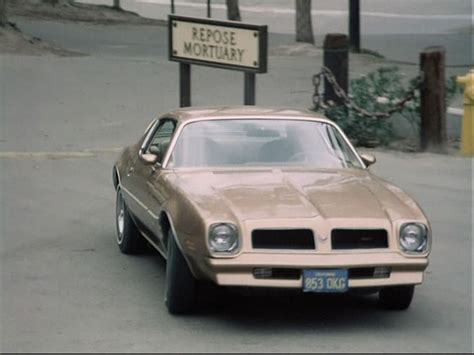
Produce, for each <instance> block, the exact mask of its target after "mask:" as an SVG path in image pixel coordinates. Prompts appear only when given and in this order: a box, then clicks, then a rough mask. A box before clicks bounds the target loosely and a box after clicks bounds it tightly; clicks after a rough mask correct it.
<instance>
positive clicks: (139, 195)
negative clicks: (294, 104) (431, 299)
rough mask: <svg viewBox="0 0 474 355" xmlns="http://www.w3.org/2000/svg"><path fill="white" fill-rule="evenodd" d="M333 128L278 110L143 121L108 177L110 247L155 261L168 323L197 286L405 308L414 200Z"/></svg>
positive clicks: (419, 219)
mask: <svg viewBox="0 0 474 355" xmlns="http://www.w3.org/2000/svg"><path fill="white" fill-rule="evenodd" d="M374 162H375V157H373V156H371V155H359V154H358V152H357V151H356V150H355V149H354V147H353V146H352V145H351V143H350V142H349V140H348V139H347V137H346V136H345V134H344V133H343V132H342V130H341V129H340V128H339V127H338V126H337V125H336V124H335V123H333V122H332V121H330V120H328V119H325V118H323V117H320V116H317V115H315V114H314V113H311V112H307V111H300V110H294V109H284V108H265V107H249V106H243V107H205V108H188V109H179V110H176V111H173V112H169V113H167V114H164V115H163V116H161V117H160V118H158V119H155V120H153V121H152V122H151V123H150V125H149V126H148V128H147V129H146V131H145V133H144V134H143V136H142V137H141V138H140V140H139V141H138V143H136V144H134V145H132V146H129V147H127V148H125V149H124V151H123V152H122V153H121V155H120V157H119V159H118V160H117V162H116V164H115V165H114V168H113V182H114V186H115V189H116V229H117V243H118V246H119V248H120V250H121V251H122V252H123V253H125V254H132V253H138V252H140V251H141V250H142V249H143V247H144V246H146V244H148V245H151V246H153V247H154V248H156V250H157V251H158V252H159V253H161V254H162V256H163V257H164V258H165V259H166V261H167V263H166V290H165V295H166V296H165V303H166V306H167V308H168V310H169V312H170V313H173V314H176V313H184V312H188V311H191V310H192V308H193V307H194V306H195V298H196V292H197V287H196V286H197V283H198V282H201V280H207V281H210V282H213V283H215V284H217V285H221V286H245V287H277V288H294V289H299V290H300V291H301V292H327V293H335V292H347V291H350V290H359V291H362V292H363V291H364V290H366V291H372V292H378V293H379V300H380V302H381V304H383V305H384V306H386V307H387V308H390V309H399V310H402V309H406V308H408V307H409V305H410V303H411V301H412V298H413V293H414V287H415V285H418V284H421V283H422V281H423V274H424V271H425V269H426V267H427V266H428V256H429V253H430V249H431V228H430V225H429V222H428V221H427V219H426V217H425V215H424V214H423V212H422V210H421V208H420V207H419V206H418V205H417V203H416V202H415V201H414V200H413V199H412V198H410V197H409V196H408V195H407V194H406V193H404V192H403V191H402V190H401V189H400V188H398V187H396V186H394V185H392V184H390V183H388V182H386V181H384V180H382V179H380V178H378V177H376V176H374V175H373V174H372V173H371V172H370V171H369V170H368V166H369V165H371V164H373V163H374Z"/></svg>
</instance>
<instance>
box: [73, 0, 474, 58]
mask: <svg viewBox="0 0 474 355" xmlns="http://www.w3.org/2000/svg"><path fill="white" fill-rule="evenodd" d="M82 1H83V2H87V3H95V4H108V5H111V4H112V3H113V2H112V0H82ZM347 3H348V1H347V0H317V1H313V3H312V10H313V11H312V15H313V16H312V21H313V30H314V33H315V36H316V44H317V45H320V46H322V44H323V40H324V36H325V35H326V33H331V32H338V33H347V31H348V13H347V11H348V5H347ZM211 4H212V5H211V6H212V7H211V8H212V17H213V18H216V19H226V16H227V15H226V7H225V3H224V1H221V0H212V1H211ZM121 6H122V7H123V8H124V9H126V10H130V11H134V12H137V13H139V14H140V15H142V16H145V17H150V18H157V19H166V18H167V15H168V13H169V11H170V0H121ZM175 7H176V14H178V15H183V16H192V17H205V16H206V1H202V0H175ZM240 9H241V14H242V19H243V21H245V22H248V23H256V24H265V25H268V27H269V31H270V32H271V33H278V34H280V35H283V36H280V39H281V40H282V39H283V38H285V39H284V41H294V34H295V9H294V1H285V0H241V1H240ZM473 25H474V23H473V2H472V0H450V1H443V0H400V1H391V0H362V1H361V33H362V35H361V36H362V37H361V41H362V44H361V45H362V47H363V48H366V49H370V50H374V51H378V52H379V53H381V54H382V55H384V56H385V57H386V58H388V59H391V60H397V61H404V62H412V63H415V64H417V63H418V57H419V53H420V52H421V51H422V50H423V49H424V48H426V47H429V46H434V45H441V46H444V47H445V48H446V50H447V62H448V64H450V65H456V66H459V65H464V66H469V65H472V64H473V58H474V45H473V38H472V26H473Z"/></svg>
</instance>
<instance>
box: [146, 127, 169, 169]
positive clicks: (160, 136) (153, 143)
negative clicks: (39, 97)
mask: <svg viewBox="0 0 474 355" xmlns="http://www.w3.org/2000/svg"><path fill="white" fill-rule="evenodd" d="M175 127H176V123H175V122H174V121H173V120H169V119H165V120H163V121H162V122H160V123H159V125H158V128H157V129H156V130H155V132H154V133H153V135H152V137H151V139H150V142H149V144H148V146H147V148H146V150H145V152H146V153H151V154H156V155H158V157H159V158H158V162H160V163H161V162H162V160H163V157H164V155H165V153H166V150H167V149H168V146H169V144H170V142H171V137H172V136H173V132H174V129H175Z"/></svg>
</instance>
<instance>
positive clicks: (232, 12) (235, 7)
mask: <svg viewBox="0 0 474 355" xmlns="http://www.w3.org/2000/svg"><path fill="white" fill-rule="evenodd" d="M226 4H227V19H229V20H232V21H242V18H241V17H240V10H239V0H226Z"/></svg>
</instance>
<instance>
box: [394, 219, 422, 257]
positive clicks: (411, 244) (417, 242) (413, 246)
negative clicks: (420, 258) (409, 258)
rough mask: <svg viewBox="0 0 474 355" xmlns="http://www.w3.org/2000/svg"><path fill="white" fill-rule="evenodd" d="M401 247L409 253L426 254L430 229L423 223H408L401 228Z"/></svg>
mask: <svg viewBox="0 0 474 355" xmlns="http://www.w3.org/2000/svg"><path fill="white" fill-rule="evenodd" d="M400 245H401V246H402V248H403V250H404V251H407V252H412V253H413V252H419V253H421V252H424V251H426V248H427V246H428V228H426V226H425V225H424V224H421V223H407V224H404V225H403V226H402V227H401V228H400Z"/></svg>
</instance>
